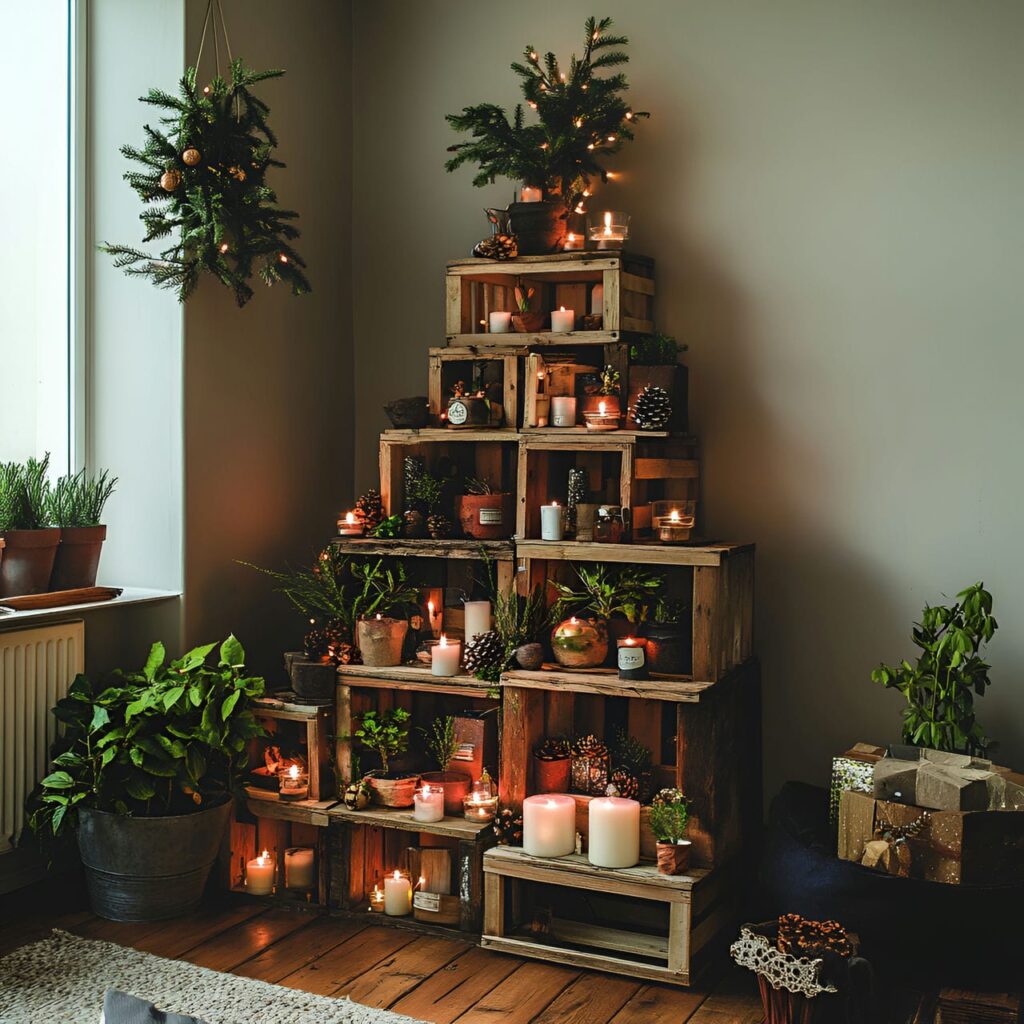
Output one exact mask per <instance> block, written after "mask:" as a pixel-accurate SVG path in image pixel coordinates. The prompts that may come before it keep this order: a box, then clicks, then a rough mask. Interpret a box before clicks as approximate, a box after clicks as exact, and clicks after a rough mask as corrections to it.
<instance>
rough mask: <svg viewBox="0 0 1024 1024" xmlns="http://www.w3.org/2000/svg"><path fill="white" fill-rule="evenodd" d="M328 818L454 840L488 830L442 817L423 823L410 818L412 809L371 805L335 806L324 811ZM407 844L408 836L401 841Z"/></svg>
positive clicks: (464, 820) (485, 827)
mask: <svg viewBox="0 0 1024 1024" xmlns="http://www.w3.org/2000/svg"><path fill="white" fill-rule="evenodd" d="M328 814H329V817H330V819H332V820H334V819H337V820H342V821H347V822H350V823H351V824H353V825H376V826H379V827H380V828H387V829H401V830H402V831H403V832H416V833H420V832H425V833H428V834H430V835H435V836H451V837H453V838H455V839H468V840H476V838H477V837H478V836H479V835H480V833H482V832H484V831H486V830H489V828H490V826H489V825H488V824H486V823H485V822H479V821H466V819H465V818H442V819H441V820H440V821H431V822H423V821H416V820H415V819H414V818H413V811H412V808H406V807H378V806H376V805H371V806H370V807H367V808H366V810H363V811H352V810H349V808H347V807H346V806H345V805H344V804H336V805H335V806H334V807H332V808H331V810H330V811H329V812H328ZM403 841H404V842H406V843H408V836H406V837H405V839H404V840H403Z"/></svg>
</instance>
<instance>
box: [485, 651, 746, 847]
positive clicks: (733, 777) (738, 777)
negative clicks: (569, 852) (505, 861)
mask: <svg viewBox="0 0 1024 1024" xmlns="http://www.w3.org/2000/svg"><path fill="white" fill-rule="evenodd" d="M501 688H502V723H503V724H502V750H501V775H500V777H499V791H500V794H501V800H502V804H503V805H506V806H510V807H520V806H521V805H522V802H523V800H524V799H525V798H526V797H527V796H530V795H531V794H533V793H535V792H536V788H535V784H534V778H533V771H534V758H533V751H534V749H535V748H536V747H537V746H538V745H539V744H540V742H541V741H542V740H543V739H544V738H545V737H546V736H581V735H587V734H590V733H593V734H595V735H597V736H598V737H602V738H604V739H605V740H606V741H608V742H610V741H611V740H612V739H613V733H614V731H615V728H616V727H621V728H624V729H625V730H626V732H628V733H629V735H631V736H634V737H635V738H636V739H638V740H639V741H640V742H641V743H643V744H644V745H645V746H647V747H649V748H650V749H651V750H652V752H653V753H654V764H655V783H656V784H657V785H659V786H678V788H679V789H681V790H682V791H683V792H684V793H685V794H686V796H687V797H688V798H689V800H690V824H689V829H688V833H687V834H688V836H689V838H690V839H691V840H692V841H693V863H694V865H695V866H698V867H712V866H717V865H720V864H723V863H726V862H728V861H730V860H732V859H734V858H735V857H737V856H738V855H739V854H740V853H741V849H742V847H743V846H744V844H745V843H750V842H752V841H755V840H756V835H757V830H758V828H759V823H760V820H761V752H760V714H761V711H760V669H759V666H758V664H757V661H756V660H755V659H751V660H750V661H748V662H747V663H745V664H744V665H742V666H740V667H739V668H737V669H735V670H734V671H732V672H730V673H729V674H728V675H727V676H726V677H725V678H723V679H721V680H720V681H719V682H717V683H714V684H711V683H694V682H692V681H687V680H685V679H676V678H662V679H653V680H650V681H649V682H642V683H638V682H621V683H620V682H619V681H618V678H617V673H615V672H614V671H613V670H600V669H598V670H590V671H580V672H569V671H566V670H548V671H538V672H523V671H512V672H507V673H505V674H504V675H503V676H502V679H501ZM586 810H587V808H586V802H585V801H581V802H580V806H579V823H578V830H579V831H581V832H582V831H585V824H586V822H585V820H584V819H585V815H586Z"/></svg>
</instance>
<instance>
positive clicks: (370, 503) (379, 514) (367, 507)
mask: <svg viewBox="0 0 1024 1024" xmlns="http://www.w3.org/2000/svg"><path fill="white" fill-rule="evenodd" d="M355 514H356V519H358V520H359V521H360V522H361V523H362V524H363V529H364V530H365V531H366V532H367V533H369V532H370V531H371V530H372V529H374V527H376V526H377V525H378V524H379V523H380V521H381V520H382V519H383V518H384V504H383V502H382V501H381V497H380V494H378V493H377V491H376V490H375V489H374V488H372V487H371V488H370V489H369V490H368V491H367V492H366V493H365V494H363V495H360V496H359V497H358V498H357V499H356V507H355Z"/></svg>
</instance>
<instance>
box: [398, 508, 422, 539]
mask: <svg viewBox="0 0 1024 1024" xmlns="http://www.w3.org/2000/svg"><path fill="white" fill-rule="evenodd" d="M402 518H403V520H404V521H405V535H406V537H414V538H415V537H425V536H426V535H427V517H426V516H425V515H424V514H423V513H422V512H421V511H420V510H419V509H418V508H411V509H409V510H408V511H407V512H406V513H405V515H404V516H403V517H402Z"/></svg>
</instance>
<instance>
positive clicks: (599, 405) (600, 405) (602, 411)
mask: <svg viewBox="0 0 1024 1024" xmlns="http://www.w3.org/2000/svg"><path fill="white" fill-rule="evenodd" d="M607 408H608V406H607V405H605V403H604V402H598V403H597V411H598V412H599V413H600V414H601V415H602V416H603V415H604V414H605V411H606V410H607Z"/></svg>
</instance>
